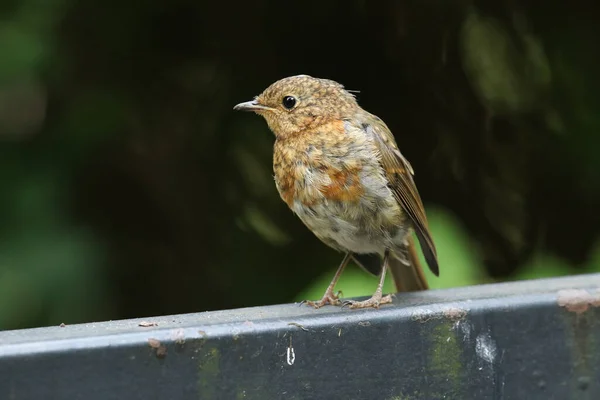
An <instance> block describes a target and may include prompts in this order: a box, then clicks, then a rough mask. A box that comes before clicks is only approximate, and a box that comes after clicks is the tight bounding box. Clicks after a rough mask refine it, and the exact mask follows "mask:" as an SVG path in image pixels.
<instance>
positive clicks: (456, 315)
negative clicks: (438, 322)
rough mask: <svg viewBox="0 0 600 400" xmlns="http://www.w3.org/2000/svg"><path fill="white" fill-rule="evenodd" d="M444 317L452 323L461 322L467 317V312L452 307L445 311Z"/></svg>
mask: <svg viewBox="0 0 600 400" xmlns="http://www.w3.org/2000/svg"><path fill="white" fill-rule="evenodd" d="M443 313H444V317H445V318H448V319H449V320H451V321H454V322H456V321H459V320H461V319H463V318H464V317H466V316H467V310H464V309H462V308H458V307H450V308H447V309H445V310H444V311H443Z"/></svg>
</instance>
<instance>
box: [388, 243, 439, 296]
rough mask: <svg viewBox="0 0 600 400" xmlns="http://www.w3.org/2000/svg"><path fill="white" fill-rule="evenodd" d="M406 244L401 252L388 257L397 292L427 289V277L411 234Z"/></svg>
mask: <svg viewBox="0 0 600 400" xmlns="http://www.w3.org/2000/svg"><path fill="white" fill-rule="evenodd" d="M407 242H408V243H407V246H406V247H405V249H404V250H405V251H403V252H402V254H397V253H393V254H392V257H390V258H389V261H388V267H389V270H390V272H391V273H392V278H393V279H394V285H395V286H396V290H397V291H398V292H415V291H417V290H427V289H429V285H427V279H426V278H425V274H424V273H423V268H421V262H420V261H419V258H418V257H417V248H416V247H415V242H414V240H413V238H412V236H409V237H408V240H407Z"/></svg>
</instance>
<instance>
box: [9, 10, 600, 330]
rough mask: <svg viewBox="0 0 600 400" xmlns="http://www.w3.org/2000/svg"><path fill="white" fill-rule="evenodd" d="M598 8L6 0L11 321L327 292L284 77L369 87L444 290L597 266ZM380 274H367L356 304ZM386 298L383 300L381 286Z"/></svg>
mask: <svg viewBox="0 0 600 400" xmlns="http://www.w3.org/2000/svg"><path fill="white" fill-rule="evenodd" d="M599 17H600V13H599V11H598V7H597V5H596V4H595V2H593V1H578V2H559V1H546V2H534V1H525V2H517V1H509V0H504V1H494V2H491V1H467V0H464V1H431V0H428V1H423V0H398V1H378V2H375V1H371V2H367V1H347V0H344V1H305V2H283V1H264V0H253V1H246V2H238V3H229V2H215V1H211V2H206V1H200V0H171V1H166V0H152V1H146V2H132V1H114V0H102V1H100V0H88V1H85V2H84V1H75V0H45V1H39V0H3V1H2V2H0V177H1V178H0V221H1V223H0V329H14V328H23V327H32V326H42V325H53V324H59V323H61V322H64V323H67V324H71V323H76V322H86V321H98V320H108V319H118V318H127V317H145V316H155V315H164V314H174V313H186V312H195V311H204V310H215V309H224V308H235V307H244V306H253V305H263V304H275V303H283V302H290V301H297V300H300V299H304V298H315V299H316V298H319V297H320V296H321V294H322V292H323V290H324V289H325V286H326V284H327V283H328V282H329V279H330V278H331V276H332V274H333V272H334V271H335V269H336V267H337V265H338V263H339V261H340V260H341V255H340V254H337V253H335V252H334V251H332V250H330V249H328V248H327V247H326V246H325V245H323V244H321V243H320V242H319V241H318V240H317V239H316V238H315V237H314V236H313V235H312V234H311V233H310V232H309V231H308V230H307V229H306V228H305V227H304V226H303V225H302V223H301V222H300V221H299V220H298V219H297V218H296V217H295V216H294V215H293V214H292V213H291V212H290V211H289V210H288V208H287V206H286V205H285V204H284V203H283V202H282V201H281V200H280V199H279V196H278V194H277V191H276V189H275V185H274V182H273V178H272V158H271V157H272V153H271V151H272V144H273V140H274V139H273V135H272V134H271V132H270V131H269V130H268V128H267V126H266V124H265V122H264V121H263V120H262V119H261V118H260V117H258V116H256V115H251V114H244V113H237V112H234V111H232V107H233V105H235V104H236V103H238V102H241V101H246V100H250V99H251V98H252V97H253V96H255V95H257V94H259V93H260V92H261V91H262V90H263V89H264V88H265V87H267V86H268V85H269V84H270V83H272V82H274V81H275V80H277V79H280V78H283V77H285V76H289V75H295V74H302V73H303V74H310V75H313V76H317V77H322V78H330V79H334V80H336V81H339V82H341V83H342V84H344V85H345V86H346V88H348V89H354V90H359V91H360V94H359V95H358V99H359V102H360V104H361V105H362V106H363V107H364V108H365V109H367V110H369V111H371V112H373V113H375V114H377V115H379V116H380V117H381V118H383V119H384V120H385V121H386V122H387V124H388V125H389V126H390V128H391V129H392V131H393V132H394V134H395V135H396V138H397V140H398V142H399V144H400V147H401V149H402V151H403V153H404V154H405V155H406V156H407V158H408V159H409V160H410V161H411V162H412V164H413V166H414V168H415V170H416V181H417V185H418V187H419V190H420V192H421V195H422V197H423V200H424V202H425V204H426V208H427V210H428V214H429V219H430V224H431V227H432V231H433V235H434V238H435V240H436V242H437V245H438V251H439V254H440V262H441V277H440V278H433V277H431V275H430V278H431V279H430V282H431V286H432V287H433V288H439V287H449V286H462V285H470V284H477V283H484V282H491V281H506V280H516V279H529V278H536V277H542V276H559V275H567V274H577V273H586V272H591V271H598V270H600V247H599V246H598V243H599V241H598V226H599V222H600V221H599V217H598V206H599V203H600V202H599V198H600V158H599V157H598V155H597V154H596V153H597V152H598V150H599V149H600V147H599V145H600V135H599V129H600V95H599V89H600V80H599V79H598V77H597V74H598V71H599V70H600V68H599V67H600V62H599V61H600V46H598V41H599V39H600V24H599V23H598V22H599V21H600V18H599ZM375 284H376V280H375V278H373V277H370V276H368V275H366V274H365V273H363V272H362V271H361V270H359V269H358V268H356V267H353V268H350V269H349V270H348V271H347V273H346V275H344V278H343V279H342V281H341V282H340V284H339V288H340V289H342V290H343V292H344V295H345V296H356V295H367V294H370V293H371V292H372V291H373V289H374V287H375ZM387 290H391V285H389V284H388V287H387Z"/></svg>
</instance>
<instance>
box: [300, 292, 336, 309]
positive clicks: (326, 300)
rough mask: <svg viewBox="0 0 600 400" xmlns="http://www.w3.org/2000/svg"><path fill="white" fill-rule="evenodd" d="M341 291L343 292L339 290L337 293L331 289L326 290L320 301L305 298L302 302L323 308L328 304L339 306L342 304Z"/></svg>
mask: <svg viewBox="0 0 600 400" xmlns="http://www.w3.org/2000/svg"><path fill="white" fill-rule="evenodd" d="M341 293H342V292H341V291H338V292H337V294H335V293H333V292H332V291H331V290H328V291H326V292H325V294H324V295H323V297H322V298H321V300H319V301H310V300H303V301H302V302H301V303H300V304H307V305H309V306H311V307H314V308H321V307H323V306H324V305H327V304H331V305H332V306H338V305H340V304H341V301H340V294H341Z"/></svg>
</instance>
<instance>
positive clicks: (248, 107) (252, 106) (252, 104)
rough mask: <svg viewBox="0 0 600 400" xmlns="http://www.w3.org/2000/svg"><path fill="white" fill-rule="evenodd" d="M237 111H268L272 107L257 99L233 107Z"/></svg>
mask: <svg viewBox="0 0 600 400" xmlns="http://www.w3.org/2000/svg"><path fill="white" fill-rule="evenodd" d="M233 109H234V110H236V111H266V110H270V109H271V107H267V106H263V105H262V104H259V103H258V102H257V101H256V100H252V101H246V102H244V103H240V104H238V105H236V106H235V107H233Z"/></svg>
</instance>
